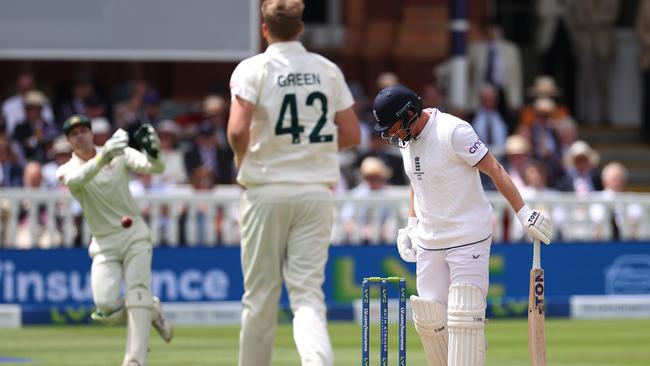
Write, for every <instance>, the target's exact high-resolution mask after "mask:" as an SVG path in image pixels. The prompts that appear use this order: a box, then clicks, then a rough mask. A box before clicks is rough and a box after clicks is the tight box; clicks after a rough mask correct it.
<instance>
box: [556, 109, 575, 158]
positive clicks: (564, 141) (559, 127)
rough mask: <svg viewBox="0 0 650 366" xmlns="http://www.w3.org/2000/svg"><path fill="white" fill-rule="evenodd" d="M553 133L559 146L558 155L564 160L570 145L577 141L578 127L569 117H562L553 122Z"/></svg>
mask: <svg viewBox="0 0 650 366" xmlns="http://www.w3.org/2000/svg"><path fill="white" fill-rule="evenodd" d="M555 133H556V134H557V139H558V143H559V144H560V154H561V155H562V158H564V156H566V154H567V152H568V151H569V148H570V147H571V145H573V143H574V142H576V140H577V139H578V126H577V125H576V123H575V121H574V120H573V119H572V118H571V117H564V118H562V119H558V120H557V121H556V122H555Z"/></svg>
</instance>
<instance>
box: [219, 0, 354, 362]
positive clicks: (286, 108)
mask: <svg viewBox="0 0 650 366" xmlns="http://www.w3.org/2000/svg"><path fill="white" fill-rule="evenodd" d="M261 8H262V9H261V10H262V20H263V23H262V34H263V36H264V38H265V39H266V41H267V42H268V43H269V46H268V48H267V49H266V51H265V52H264V53H262V54H259V55H256V56H253V57H251V58H248V59H246V60H244V61H242V62H241V63H240V64H239V65H237V68H236V69H235V71H234V72H233V74H232V76H231V79H230V92H231V95H232V103H231V107H230V118H229V121H228V141H229V143H230V145H231V146H232V148H233V151H234V153H235V162H236V165H237V167H238V169H239V172H238V175H237V181H238V182H239V183H240V184H241V185H243V186H244V187H245V188H246V191H245V192H244V194H243V195H242V197H241V210H240V212H241V219H240V223H241V231H242V236H241V237H242V243H241V245H242V247H241V261H242V272H243V275H244V296H243V297H242V304H243V312H242V326H241V332H240V335H239V341H240V345H239V365H240V366H265V365H268V366H270V365H271V353H272V349H273V341H274V338H275V329H276V324H277V319H278V300H279V298H280V294H281V291H282V282H284V284H285V285H286V288H287V292H288V295H289V301H290V303H291V310H292V311H293V315H294V318H293V334H294V340H295V342H296V347H297V349H298V353H299V355H300V359H301V362H302V364H303V365H323V366H329V365H332V364H333V362H334V355H333V352H332V346H331V343H330V339H329V335H328V333H327V319H326V308H325V302H324V295H323V291H322V285H323V281H324V277H325V273H324V272H325V263H326V262H327V251H328V247H329V243H330V237H331V231H332V224H333V206H332V202H331V191H330V190H331V188H332V187H334V186H335V185H336V182H337V180H338V177H339V165H338V151H339V150H340V149H343V148H347V147H350V146H354V145H357V144H358V143H359V141H360V131H359V124H358V121H357V118H356V115H355V114H354V111H353V109H352V105H353V103H354V101H353V99H352V95H351V93H350V90H349V89H348V87H347V85H346V83H345V79H344V77H343V74H342V72H341V70H340V69H339V68H338V67H337V66H336V65H335V64H334V63H332V62H331V61H329V60H327V59H326V58H324V57H322V56H320V55H318V54H315V53H310V52H307V50H305V48H304V47H303V45H302V44H301V43H300V42H298V37H299V36H300V34H301V33H302V31H303V28H304V25H303V22H302V20H301V17H302V12H303V9H304V4H303V2H302V0H267V1H263V2H262V7H261Z"/></svg>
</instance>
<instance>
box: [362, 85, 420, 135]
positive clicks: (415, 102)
mask: <svg viewBox="0 0 650 366" xmlns="http://www.w3.org/2000/svg"><path fill="white" fill-rule="evenodd" d="M409 111H411V112H412V113H413V115H414V116H415V118H409V114H408V112H409ZM372 113H373V115H374V116H375V119H376V120H377V124H375V131H376V132H386V131H388V129H389V128H391V126H393V125H394V124H395V122H397V121H399V120H401V121H402V128H404V129H406V128H408V127H409V126H408V125H409V123H410V122H412V121H415V120H416V119H417V118H418V117H420V114H421V113H422V99H421V98H420V97H419V96H418V95H417V94H415V93H414V92H413V91H412V90H411V89H409V88H407V87H405V86H404V85H399V84H397V85H393V86H389V87H388V88H385V89H383V90H381V91H380V92H379V93H378V94H377V96H376V97H375V101H374V102H373V103H372Z"/></svg>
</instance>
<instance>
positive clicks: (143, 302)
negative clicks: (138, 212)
mask: <svg viewBox="0 0 650 366" xmlns="http://www.w3.org/2000/svg"><path fill="white" fill-rule="evenodd" d="M88 252H89V254H90V256H91V258H92V259H93V263H92V267H91V284H92V291H93V300H94V302H95V306H96V307H97V310H98V311H100V312H102V313H104V314H110V313H111V312H114V311H116V310H118V309H121V308H122V307H126V313H125V314H126V317H127V318H128V321H127V337H126V350H125V354H124V362H123V365H127V364H128V365H130V364H132V363H134V362H135V363H136V364H138V365H141V366H146V365H147V350H148V348H149V331H150V328H151V325H150V323H151V313H152V308H153V298H152V295H151V291H150V287H151V255H152V253H151V252H152V244H151V233H150V231H149V228H148V227H147V225H146V224H145V223H144V221H142V218H140V217H138V218H136V219H135V220H134V223H133V225H132V226H131V227H130V228H128V229H124V230H123V231H120V232H118V233H116V234H112V235H107V236H103V237H95V238H93V240H92V242H91V244H90V247H89V248H88ZM122 278H124V284H125V288H126V300H125V299H122V298H121V296H120V283H121V281H122ZM119 311H124V309H121V310H119Z"/></svg>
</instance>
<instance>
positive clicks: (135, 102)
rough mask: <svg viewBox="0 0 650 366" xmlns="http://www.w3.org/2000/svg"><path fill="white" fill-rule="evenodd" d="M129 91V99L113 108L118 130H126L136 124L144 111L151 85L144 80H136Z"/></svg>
mask: <svg viewBox="0 0 650 366" xmlns="http://www.w3.org/2000/svg"><path fill="white" fill-rule="evenodd" d="M128 89H129V91H128V94H129V97H128V98H127V99H126V100H124V101H121V102H118V103H117V104H115V107H114V108H113V117H114V119H115V127H116V128H123V129H126V126H128V125H131V124H133V123H136V121H137V120H138V117H139V114H140V110H141V109H142V100H143V98H144V96H145V94H147V91H148V90H149V83H148V82H147V81H146V80H145V79H142V78H139V79H135V80H133V81H132V82H131V83H130V85H129V87H128Z"/></svg>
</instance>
